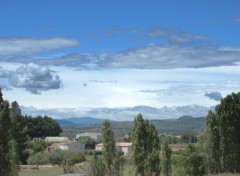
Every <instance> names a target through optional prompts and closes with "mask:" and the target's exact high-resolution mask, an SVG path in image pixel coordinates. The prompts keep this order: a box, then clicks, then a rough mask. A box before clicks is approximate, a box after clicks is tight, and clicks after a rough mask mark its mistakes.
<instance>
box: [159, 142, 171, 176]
mask: <svg viewBox="0 0 240 176" xmlns="http://www.w3.org/2000/svg"><path fill="white" fill-rule="evenodd" d="M171 156H172V150H171V148H170V147H169V145H168V141H167V140H166V141H164V143H163V145H162V151H161V170H162V173H163V174H164V175H165V176H169V175H170V172H171Z"/></svg>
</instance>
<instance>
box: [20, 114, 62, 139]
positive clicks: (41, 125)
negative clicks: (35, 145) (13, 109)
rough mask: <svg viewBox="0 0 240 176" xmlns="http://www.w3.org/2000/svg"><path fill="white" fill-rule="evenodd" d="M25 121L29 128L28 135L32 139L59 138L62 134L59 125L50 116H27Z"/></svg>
mask: <svg viewBox="0 0 240 176" xmlns="http://www.w3.org/2000/svg"><path fill="white" fill-rule="evenodd" d="M24 121H25V123H26V124H27V127H28V135H29V137H31V138H40V137H46V136H59V134H60V133H61V132H62V129H61V127H60V126H59V124H58V123H57V122H56V121H55V120H54V119H52V118H50V117H48V116H44V117H42V116H37V117H35V118H33V117H31V116H25V117H24Z"/></svg>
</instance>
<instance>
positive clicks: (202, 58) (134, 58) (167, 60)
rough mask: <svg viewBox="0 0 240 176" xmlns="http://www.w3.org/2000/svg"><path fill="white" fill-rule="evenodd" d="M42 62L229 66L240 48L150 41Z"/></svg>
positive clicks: (149, 66) (150, 66) (114, 66)
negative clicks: (118, 51)
mask: <svg viewBox="0 0 240 176" xmlns="http://www.w3.org/2000/svg"><path fill="white" fill-rule="evenodd" d="M32 60H33V59H32V58H24V57H20V58H11V59H8V60H7V61H8V62H18V63H24V64H27V63H29V62H31V61H32ZM34 62H35V63H36V64H39V65H54V66H69V67H76V68H80V69H106V68H108V69H120V68H122V69H126V68H127V69H174V68H204V67H217V66H229V65H234V64H236V63H237V62H240V51H239V50H236V49H235V50H229V49H223V48H218V47H213V46H202V47H193V46H180V45H148V46H143V47H138V48H131V49H129V50H126V51H123V52H120V53H116V54H113V55H107V54H105V55H104V54H102V55H81V54H70V55H64V56H61V57H56V58H49V59H36V58H34Z"/></svg>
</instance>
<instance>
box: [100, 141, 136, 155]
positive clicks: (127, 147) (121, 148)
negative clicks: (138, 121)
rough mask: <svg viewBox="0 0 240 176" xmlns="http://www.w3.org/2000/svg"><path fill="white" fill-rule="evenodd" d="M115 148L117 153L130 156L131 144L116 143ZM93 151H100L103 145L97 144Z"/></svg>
mask: <svg viewBox="0 0 240 176" xmlns="http://www.w3.org/2000/svg"><path fill="white" fill-rule="evenodd" d="M115 147H116V149H117V150H118V151H122V152H123V154H124V155H131V154H132V143H131V142H116V144H115ZM95 150H99V151H102V150H103V143H100V144H97V145H96V147H95Z"/></svg>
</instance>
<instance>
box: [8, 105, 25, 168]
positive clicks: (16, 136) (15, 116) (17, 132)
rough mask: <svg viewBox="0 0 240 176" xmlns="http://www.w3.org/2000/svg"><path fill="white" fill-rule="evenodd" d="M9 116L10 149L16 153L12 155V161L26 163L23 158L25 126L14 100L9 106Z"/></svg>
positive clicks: (16, 163)
mask: <svg viewBox="0 0 240 176" xmlns="http://www.w3.org/2000/svg"><path fill="white" fill-rule="evenodd" d="M10 118H11V130H10V133H11V138H12V140H14V142H12V144H14V146H12V147H11V148H12V150H14V151H12V152H13V153H16V155H14V158H15V159H14V163H15V165H18V164H19V162H21V163H26V159H25V158H24V153H23V151H24V150H25V149H26V147H27V140H28V137H27V126H26V124H25V123H24V119H23V116H22V114H21V109H20V107H19V105H18V103H17V102H16V101H14V102H12V103H11V108H10Z"/></svg>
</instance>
